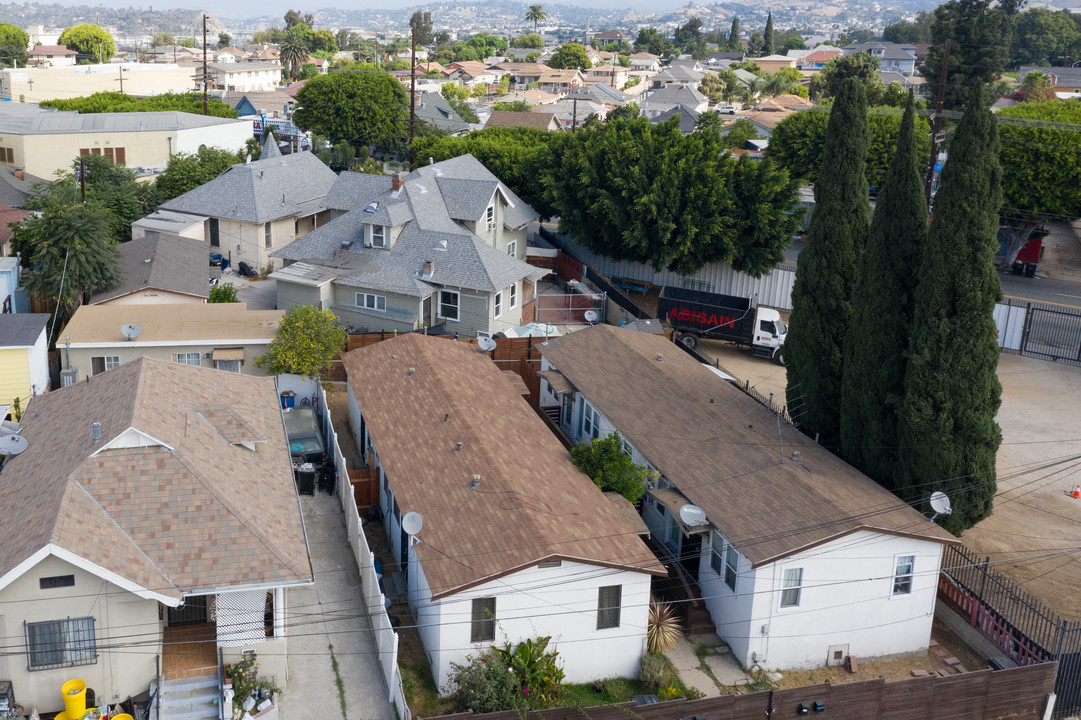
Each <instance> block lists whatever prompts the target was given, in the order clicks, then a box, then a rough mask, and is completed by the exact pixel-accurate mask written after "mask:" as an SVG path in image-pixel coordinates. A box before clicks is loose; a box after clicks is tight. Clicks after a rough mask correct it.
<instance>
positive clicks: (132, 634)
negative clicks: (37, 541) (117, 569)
mask: <svg viewBox="0 0 1081 720" xmlns="http://www.w3.org/2000/svg"><path fill="white" fill-rule="evenodd" d="M57 575H74V576H75V585H74V587H66V588H58V589H54V590H42V589H41V588H40V584H39V581H40V578H43V577H51V576H57ZM83 617H93V618H94V621H95V622H94V634H95V639H96V643H97V647H98V651H97V652H98V657H97V660H96V661H95V662H94V663H93V664H87V665H78V666H75V667H66V668H57V669H55V670H38V671H34V672H29V671H28V670H27V669H26V668H27V656H26V654H25V652H19V651H20V650H22V649H24V648H25V647H26V640H25V638H26V629H25V626H24V624H23V623H34V622H45V621H53V620H65V619H67V618H83ZM161 626H162V623H161V622H160V621H159V620H158V603H157V602H156V601H154V600H144V599H143V598H140V597H138V596H136V595H134V594H132V593H130V592H127V591H126V590H123V589H121V588H119V587H117V586H116V585H113V584H112V583H109V582H106V581H104V580H102V579H101V578H99V577H97V576H96V575H93V574H92V573H89V572H87V571H85V570H81V569H79V568H77V567H75V566H74V565H71V564H69V563H67V562H65V561H63V560H60V559H58V558H55V557H48V558H46V559H44V560H42V561H41V562H40V563H38V564H37V565H36V566H35V567H33V568H31V569H30V570H29V571H27V572H26V573H24V574H23V575H22V576H20V577H19V578H18V579H16V580H15V581H14V582H13V583H11V584H10V585H8V586H7V587H6V588H4V589H3V590H2V591H0V635H2V636H3V637H5V638H7V641H6V644H7V645H8V646H9V647H12V648H13V649H14V650H15V651H16V652H14V653H13V654H10V655H8V654H0V678H3V679H5V680H11V681H12V683H13V684H14V687H15V699H16V701H17V702H18V703H20V704H21V705H23V706H24V707H25V708H26V711H27V713H29V712H30V708H31V707H33V706H37V709H38V711H39V712H41V713H47V712H56V711H59V710H63V709H64V702H63V697H62V696H61V694H60V686H61V685H63V684H64V683H65V682H67V681H68V680H71V679H72V678H79V679H80V680H84V681H85V682H86V684H87V687H91V688H93V689H94V690H95V691H96V693H97V697H98V698H99V699H102V698H103V699H105V700H108V701H109V702H114V701H119V700H121V699H125V698H127V697H128V696H129V695H137V694H139V693H141V692H144V691H146V689H147V688H148V687H149V686H150V682H151V680H153V679H154V676H155V670H154V656H155V655H156V654H160V653H161ZM114 636H116V637H123V638H124V642H130V643H138V647H137V649H135V648H133V649H130V650H128V651H123V650H115V649H114V650H110V649H109V644H110V641H109V638H111V637H114Z"/></svg>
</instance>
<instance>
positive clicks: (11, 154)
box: [0, 148, 15, 165]
mask: <svg viewBox="0 0 1081 720" xmlns="http://www.w3.org/2000/svg"><path fill="white" fill-rule="evenodd" d="M0 162H2V163H4V164H5V165H14V164H15V150H14V149H13V148H0Z"/></svg>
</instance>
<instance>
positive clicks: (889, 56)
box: [844, 42, 916, 60]
mask: <svg viewBox="0 0 1081 720" xmlns="http://www.w3.org/2000/svg"><path fill="white" fill-rule="evenodd" d="M844 49H845V50H850V51H852V52H866V53H869V52H871V50H872V49H874V50H879V49H881V50H882V54H881V55H875V57H876V58H881V59H883V60H915V59H916V48H914V47H912V46H911V45H898V44H897V43H891V42H869V43H852V44H851V45H845V47H844Z"/></svg>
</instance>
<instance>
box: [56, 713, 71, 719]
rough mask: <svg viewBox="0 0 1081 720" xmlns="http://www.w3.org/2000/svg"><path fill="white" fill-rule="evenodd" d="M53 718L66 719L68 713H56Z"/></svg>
mask: <svg viewBox="0 0 1081 720" xmlns="http://www.w3.org/2000/svg"><path fill="white" fill-rule="evenodd" d="M53 720H68V714H67V713H66V712H61V713H57V714H56V717H54V718H53Z"/></svg>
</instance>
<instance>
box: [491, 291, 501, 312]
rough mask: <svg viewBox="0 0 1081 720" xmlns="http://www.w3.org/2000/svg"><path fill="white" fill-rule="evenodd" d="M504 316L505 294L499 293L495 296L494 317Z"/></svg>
mask: <svg viewBox="0 0 1081 720" xmlns="http://www.w3.org/2000/svg"><path fill="white" fill-rule="evenodd" d="M502 314H503V293H502V292H497V293H496V294H495V314H494V316H493V317H499V316H500V315H502Z"/></svg>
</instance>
